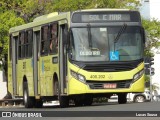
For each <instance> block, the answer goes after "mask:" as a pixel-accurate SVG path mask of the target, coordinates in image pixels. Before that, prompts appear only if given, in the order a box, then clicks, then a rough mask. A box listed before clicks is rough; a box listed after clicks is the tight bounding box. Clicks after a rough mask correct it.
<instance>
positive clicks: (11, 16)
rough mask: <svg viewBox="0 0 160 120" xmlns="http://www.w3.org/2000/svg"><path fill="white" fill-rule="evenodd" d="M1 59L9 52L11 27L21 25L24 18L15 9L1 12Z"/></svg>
mask: <svg viewBox="0 0 160 120" xmlns="http://www.w3.org/2000/svg"><path fill="white" fill-rule="evenodd" d="M0 21H1V22H0V49H1V50H0V59H1V58H2V57H4V54H7V51H8V40H9V33H8V31H9V28H11V27H13V26H16V25H21V24H23V23H24V20H23V19H22V18H20V17H17V16H16V14H15V13H14V12H13V11H6V12H4V13H1V14H0Z"/></svg>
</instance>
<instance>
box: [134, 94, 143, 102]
mask: <svg viewBox="0 0 160 120" xmlns="http://www.w3.org/2000/svg"><path fill="white" fill-rule="evenodd" d="M144 101H145V97H144V96H142V95H137V96H136V97H135V99H134V102H137V103H139V102H144Z"/></svg>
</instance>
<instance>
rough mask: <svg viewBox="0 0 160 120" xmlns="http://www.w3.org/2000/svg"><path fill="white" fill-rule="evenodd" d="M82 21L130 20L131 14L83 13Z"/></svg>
mask: <svg viewBox="0 0 160 120" xmlns="http://www.w3.org/2000/svg"><path fill="white" fill-rule="evenodd" d="M81 20H82V22H89V21H90V22H94V21H130V15H129V14H101V15H82V16H81Z"/></svg>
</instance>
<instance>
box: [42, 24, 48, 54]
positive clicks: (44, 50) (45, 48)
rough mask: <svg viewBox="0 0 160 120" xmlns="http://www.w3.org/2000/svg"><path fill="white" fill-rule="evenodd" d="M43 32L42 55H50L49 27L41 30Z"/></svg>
mask: <svg viewBox="0 0 160 120" xmlns="http://www.w3.org/2000/svg"><path fill="white" fill-rule="evenodd" d="M41 33H42V39H41V55H48V49H49V48H48V46H49V45H48V43H49V40H48V33H49V29H48V26H44V27H43V28H42V30H41Z"/></svg>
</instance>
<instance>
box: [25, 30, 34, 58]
mask: <svg viewBox="0 0 160 120" xmlns="http://www.w3.org/2000/svg"><path fill="white" fill-rule="evenodd" d="M26 39H27V41H26V42H27V43H26V57H32V53H33V52H32V49H33V48H32V44H33V32H32V30H29V31H27V32H26Z"/></svg>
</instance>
